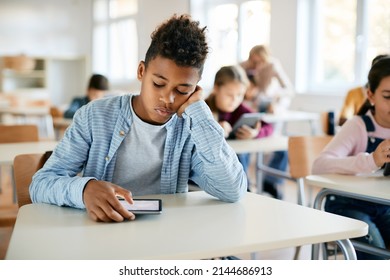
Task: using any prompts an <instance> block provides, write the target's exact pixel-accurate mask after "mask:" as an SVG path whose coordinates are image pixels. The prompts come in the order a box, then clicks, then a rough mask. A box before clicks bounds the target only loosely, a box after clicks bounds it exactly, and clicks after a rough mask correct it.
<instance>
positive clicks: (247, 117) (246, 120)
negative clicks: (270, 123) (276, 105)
mask: <svg viewBox="0 0 390 280" xmlns="http://www.w3.org/2000/svg"><path fill="white" fill-rule="evenodd" d="M263 115H264V113H245V114H242V116H241V117H240V118H239V119H238V121H237V122H236V123H235V124H234V126H233V130H232V134H235V133H236V131H237V129H239V128H240V127H241V126H243V125H247V126H249V127H252V128H254V127H255V126H256V124H257V122H258V121H260V120H261V118H262V117H263Z"/></svg>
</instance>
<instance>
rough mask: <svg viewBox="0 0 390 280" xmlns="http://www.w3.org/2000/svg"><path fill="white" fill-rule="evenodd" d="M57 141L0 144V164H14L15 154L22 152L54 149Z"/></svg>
mask: <svg viewBox="0 0 390 280" xmlns="http://www.w3.org/2000/svg"><path fill="white" fill-rule="evenodd" d="M57 143H58V142H57V141H37V142H22V143H6V144H0V165H12V164H13V162H14V158H15V156H17V155H20V154H35V153H44V152H46V151H52V150H53V149H54V148H55V146H56V145H57Z"/></svg>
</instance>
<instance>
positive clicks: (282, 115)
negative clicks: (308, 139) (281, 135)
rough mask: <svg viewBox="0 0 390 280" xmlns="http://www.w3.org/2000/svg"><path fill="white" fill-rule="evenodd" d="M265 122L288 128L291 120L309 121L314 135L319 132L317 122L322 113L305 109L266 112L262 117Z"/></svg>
mask: <svg viewBox="0 0 390 280" xmlns="http://www.w3.org/2000/svg"><path fill="white" fill-rule="evenodd" d="M262 119H263V120H264V121H265V122H268V123H273V124H276V125H279V126H282V130H283V131H285V130H286V124H287V123H289V122H308V123H309V125H310V128H311V133H312V135H316V134H317V124H318V121H319V120H320V114H318V113H313V112H305V111H293V110H287V111H281V112H277V113H275V114H264V116H263V118H262Z"/></svg>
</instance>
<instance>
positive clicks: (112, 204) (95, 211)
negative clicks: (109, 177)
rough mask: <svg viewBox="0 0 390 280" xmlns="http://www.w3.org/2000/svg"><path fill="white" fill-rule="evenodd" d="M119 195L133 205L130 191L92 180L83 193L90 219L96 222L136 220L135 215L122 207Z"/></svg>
mask: <svg viewBox="0 0 390 280" xmlns="http://www.w3.org/2000/svg"><path fill="white" fill-rule="evenodd" d="M117 195H120V196H122V197H123V198H124V199H125V200H127V201H128V202H129V203H131V204H132V203H133V199H132V195H131V192H130V191H128V190H126V189H124V188H122V187H119V186H117V185H115V184H112V183H109V182H105V181H97V180H90V181H89V182H88V183H87V184H86V186H85V188H84V192H83V199H84V204H85V208H86V209H87V212H88V215H89V217H90V218H91V219H92V220H94V221H96V222H113V221H114V222H122V221H123V220H124V219H128V220H134V219H135V215H134V214H133V213H131V212H129V211H128V210H126V209H125V208H124V207H123V206H122V204H121V203H120V202H119V200H118V198H117V197H116V196H117Z"/></svg>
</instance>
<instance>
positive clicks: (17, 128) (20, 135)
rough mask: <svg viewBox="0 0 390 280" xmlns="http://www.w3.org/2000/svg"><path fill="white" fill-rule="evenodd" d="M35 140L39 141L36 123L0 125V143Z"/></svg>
mask: <svg viewBox="0 0 390 280" xmlns="http://www.w3.org/2000/svg"><path fill="white" fill-rule="evenodd" d="M36 141H39V134H38V127H37V126H36V125H32V124H23V125H22V124H21V125H4V124H2V125H0V143H18V142H36Z"/></svg>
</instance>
